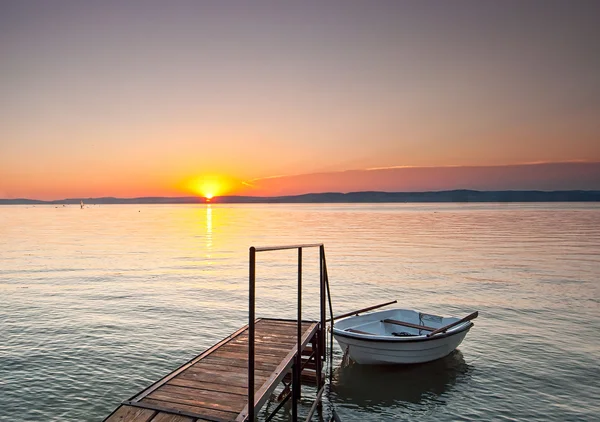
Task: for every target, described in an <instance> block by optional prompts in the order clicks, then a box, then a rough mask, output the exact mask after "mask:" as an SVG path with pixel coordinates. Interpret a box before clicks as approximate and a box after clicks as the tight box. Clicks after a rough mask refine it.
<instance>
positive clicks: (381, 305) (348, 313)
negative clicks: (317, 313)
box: [325, 300, 398, 322]
mask: <svg viewBox="0 0 600 422" xmlns="http://www.w3.org/2000/svg"><path fill="white" fill-rule="evenodd" d="M392 303H398V301H397V300H393V301H391V302H386V303H382V304H380V305H375V306H369V307H368V308H362V309H359V310H358V311H352V312H347V313H345V314H342V315H337V316H334V317H333V320H334V321H335V320H336V319H340V318H345V317H347V316H350V315H358V314H362V313H363V312H367V311H372V310H373V309H377V308H383V307H384V306H388V305H391V304H392ZM329 321H331V318H330V319H328V320H326V321H325V322H329Z"/></svg>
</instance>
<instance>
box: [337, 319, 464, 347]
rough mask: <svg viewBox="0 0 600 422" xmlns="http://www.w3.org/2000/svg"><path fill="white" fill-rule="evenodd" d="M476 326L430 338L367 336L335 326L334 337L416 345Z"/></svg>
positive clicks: (421, 336) (423, 336)
mask: <svg viewBox="0 0 600 422" xmlns="http://www.w3.org/2000/svg"><path fill="white" fill-rule="evenodd" d="M350 318H352V317H350ZM474 325H475V324H473V323H472V322H470V321H469V322H468V324H467V325H465V326H464V327H462V328H460V329H455V330H452V329H451V331H450V330H449V331H448V332H445V333H440V334H436V335H434V336H430V337H427V335H426V334H425V335H419V336H406V337H396V336H384V335H378V334H374V335H366V334H359V333H352V332H350V331H344V330H341V329H339V328H335V325H334V326H333V335H334V336H340V337H347V338H351V339H355V340H364V341H366V342H382V343H414V342H419V341H432V340H440V339H444V338H448V337H451V336H453V335H456V334H460V333H462V332H463V331H469V330H470V329H471V327H473V326H474ZM459 327H460V326H459ZM453 328H455V327H453Z"/></svg>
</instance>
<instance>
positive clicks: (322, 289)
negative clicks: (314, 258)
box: [319, 245, 326, 358]
mask: <svg viewBox="0 0 600 422" xmlns="http://www.w3.org/2000/svg"><path fill="white" fill-rule="evenodd" d="M319 269H320V277H319V282H320V285H319V299H320V304H319V310H320V311H321V328H320V330H321V332H320V334H319V341H320V343H319V346H320V347H319V350H320V353H321V355H322V357H323V358H324V357H325V356H326V353H325V246H324V245H321V246H319Z"/></svg>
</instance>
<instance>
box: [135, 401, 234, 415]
mask: <svg viewBox="0 0 600 422" xmlns="http://www.w3.org/2000/svg"><path fill="white" fill-rule="evenodd" d="M142 403H148V404H151V405H154V406H161V407H171V408H177V410H183V411H186V412H190V413H194V414H197V415H202V416H204V417H207V418H211V417H212V418H221V419H225V420H234V419H235V417H236V416H237V414H236V413H232V412H224V411H222V410H217V409H213V408H210V407H202V406H193V405H189V404H186V403H171V402H164V401H160V400H153V399H149V398H145V399H143V400H142Z"/></svg>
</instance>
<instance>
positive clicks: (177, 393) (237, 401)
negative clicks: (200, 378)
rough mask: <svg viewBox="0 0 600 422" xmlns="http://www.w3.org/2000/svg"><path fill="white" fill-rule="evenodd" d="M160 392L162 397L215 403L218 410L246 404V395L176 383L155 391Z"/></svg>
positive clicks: (237, 409) (241, 406)
mask: <svg viewBox="0 0 600 422" xmlns="http://www.w3.org/2000/svg"><path fill="white" fill-rule="evenodd" d="M155 393H160V394H162V395H163V396H164V397H166V396H169V397H172V398H174V399H175V398H177V399H179V398H181V399H188V400H195V401H197V402H198V403H202V404H203V405H206V404H210V403H213V404H216V405H217V406H218V407H217V408H218V409H219V410H226V411H232V412H235V411H237V412H239V411H240V410H242V408H243V407H244V405H245V404H246V396H245V395H241V394H231V393H225V392H221V391H210V390H198V389H195V388H189V387H181V386H177V385H165V386H163V387H162V388H161V389H160V390H157V391H155ZM148 397H149V398H156V397H155V396H148Z"/></svg>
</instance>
